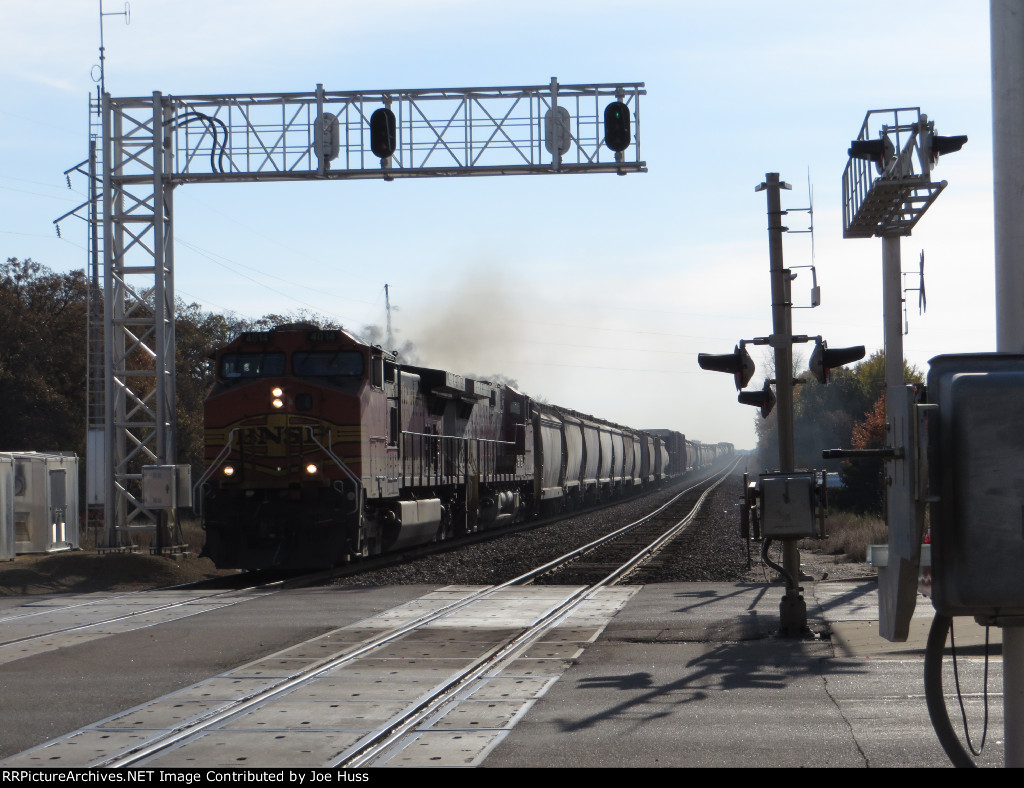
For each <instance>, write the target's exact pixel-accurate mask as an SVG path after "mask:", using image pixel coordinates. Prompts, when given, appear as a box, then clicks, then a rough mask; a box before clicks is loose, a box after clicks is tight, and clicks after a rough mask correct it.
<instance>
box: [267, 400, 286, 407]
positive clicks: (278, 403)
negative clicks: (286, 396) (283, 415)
mask: <svg viewBox="0 0 1024 788" xmlns="http://www.w3.org/2000/svg"><path fill="white" fill-rule="evenodd" d="M270 404H271V405H273V406H274V407H275V408H283V407H284V400H281V399H275V400H273V401H272V402H271V403H270Z"/></svg>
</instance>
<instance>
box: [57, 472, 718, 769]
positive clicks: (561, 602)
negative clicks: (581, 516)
mask: <svg viewBox="0 0 1024 788" xmlns="http://www.w3.org/2000/svg"><path fill="white" fill-rule="evenodd" d="M732 470H733V468H731V467H730V468H729V469H728V470H726V471H724V472H723V473H721V474H720V475H719V476H718V477H717V478H716V479H714V480H713V481H712V483H711V487H713V486H714V485H717V484H718V483H720V482H721V481H722V480H724V479H725V478H727V477H728V476H729V474H730V473H731V472H732ZM689 492H690V490H684V491H682V492H680V493H679V494H678V495H677V496H676V497H675V499H673V501H674V502H678V501H681V500H682V499H684V498H686V497H687V494H688V493H689ZM707 494H708V493H707V491H705V492H704V493H703V494H702V495H701V496H700V498H699V500H697V501H696V502H695V503H692V504H687V505H686V507H685V508H686V512H685V513H683V515H682V517H679V516H678V514H679V513H672V514H670V512H673V507H674V504H673V502H670V503H669V504H666V505H665V506H662V507H661V508H660V509H658V510H657V511H656V512H653V513H652V514H651V515H649V516H648V517H645V518H643V519H642V520H639V521H637V522H635V523H631V524H630V525H629V526H626V527H625V528H621V529H619V530H618V531H616V532H615V533H614V534H612V535H609V536H608V537H605V538H603V539H600V540H597V542H595V543H591V544H590V545H587V546H585V547H584V548H580V549H579V550H575V551H573V552H572V553H569V554H567V555H565V556H563V557H562V558H561V559H560V560H559V561H555V562H549V563H548V564H545V565H544V566H540V567H537V568H535V569H534V570H532V571H531V572H528V573H526V574H524V575H521V576H520V577H517V578H514V579H512V580H510V581H508V582H505V583H502V584H500V585H496V586H491V587H486V588H480V589H464V590H463V591H462V592H460V593H459V594H455V595H454V598H452V599H451V601H447V602H444V603H440V604H438V605H437V606H436V607H435V609H432V610H429V611H427V612H424V613H423V614H422V615H419V616H416V617H414V618H412V619H411V620H408V621H405V622H404V623H402V624H401V625H398V626H394V627H391V628H390V629H388V630H386V631H383V632H381V633H380V634H379V635H377V636H375V637H370V638H368V639H365V640H362V641H360V642H358V643H344V642H336V643H334V644H332V646H333V647H332V649H331V653H328V654H326V655H324V656H322V657H321V658H319V659H315V660H312V661H309V662H308V664H306V665H305V666H304V667H303V668H302V669H299V670H294V671H292V672H290V673H288V675H285V676H278V677H276V678H274V679H273V680H272V681H270V682H269V683H264V684H261V685H260V688H259V689H255V690H251V691H248V692H244V693H243V694H240V695H239V696H238V697H235V698H233V699H231V700H230V701H224V702H217V703H214V704H211V705H210V706H209V707H207V708H204V709H203V710H202V711H200V712H199V713H197V714H195V715H193V716H191V717H188V718H187V719H183V720H181V721H180V722H178V723H177V724H174V725H171V726H169V727H167V728H166V729H163V730H159V731H156V730H152V731H143V730H139V729H136V730H135V735H134V736H133V737H132V738H131V739H130V740H129V741H130V743H129V744H127V745H126V744H124V743H123V742H122V743H120V744H116V745H115V744H113V741H114V739H113V737H111V736H109V735H108V736H106V737H105V738H106V739H109V740H111V744H110V746H111V748H112V749H111V750H110V751H107V752H97V751H95V750H94V751H92V755H91V756H90V757H91V759H90V761H89V762H88V763H81V764H70V763H68V764H61V765H80V766H89V767H132V766H152V765H167V764H168V761H167V760H162V758H164V757H165V756H174V757H176V759H177V760H173V759H172V761H171V763H174V764H175V765H185V762H187V761H188V760H189V757H188V755H187V753H188V752H189V747H191V746H197V748H198V750H200V751H201V750H202V744H201V742H202V738H203V737H204V736H205V735H207V734H215V733H216V731H217V730H218V729H220V728H222V727H224V726H227V725H230V724H232V723H233V722H234V721H238V720H240V719H243V718H244V717H245V715H247V714H249V713H251V712H255V713H258V712H259V710H260V708H261V707H264V706H266V705H268V704H272V703H274V702H275V701H280V700H281V699H283V698H285V697H286V696H288V695H289V693H292V692H293V691H295V690H297V689H299V688H301V687H303V686H305V685H307V684H309V683H311V682H316V681H317V680H319V679H323V678H325V677H328V676H335V677H336V676H337V675H338V671H339V670H340V669H343V668H344V667H345V666H346V665H348V664H350V663H356V662H358V661H359V660H361V659H364V658H372V656H373V655H375V654H382V653H383V652H385V651H386V650H387V649H388V648H389V647H394V646H395V645H396V644H400V643H401V642H402V641H403V640H404V639H406V638H408V636H410V635H412V634H413V633H417V632H418V631H420V630H422V629H424V628H427V627H429V626H430V625H431V624H434V625H437V623H438V622H440V621H442V620H443V619H446V618H450V617H453V616H457V615H459V614H464V613H466V611H472V610H473V609H474V606H480V605H484V606H486V605H487V604H489V603H492V604H493V602H492V600H494V599H496V598H498V597H500V595H501V594H502V593H503V592H508V590H509V589H513V588H515V587H521V586H527V585H530V584H532V583H533V582H534V581H535V580H537V578H539V577H543V576H548V575H549V574H550V573H551V572H552V570H553V569H554V568H555V567H556V566H557V565H564V564H566V563H570V564H571V563H572V562H574V561H578V560H579V559H580V557H581V556H585V557H587V560H588V562H589V563H595V562H594V561H593V560H592V556H593V555H594V551H596V550H597V549H598V548H599V547H605V546H607V544H609V543H611V542H618V544H619V545H620V546H621V545H622V544H623V541H624V539H625V538H626V536H627V534H630V533H636V532H638V530H643V531H648V530H649V529H651V528H653V529H654V530H656V531H658V534H657V535H656V536H652V535H650V534H648V535H647V536H646V537H645V538H644V540H643V541H645V542H646V544H644V545H643V546H642V547H640V549H636V548H637V545H636V544H633V545H632V546H630V547H629V548H628V549H627V550H626V552H627V553H631V554H630V555H629V556H628V557H627V558H626V559H625V560H622V561H620V562H619V563H618V564H617V565H616V566H613V567H611V564H613V563H615V562H614V561H611V563H609V561H610V559H608V558H602V559H601V561H600V564H601V567H602V569H601V570H600V571H599V572H598V574H604V576H603V577H601V578H600V579H598V580H596V581H595V582H592V583H586V584H583V585H581V586H579V587H575V586H572V587H562V588H560V589H558V593H555V594H552V595H551V599H553V600H554V599H555V598H556V597H557V601H551V602H550V603H549V602H548V601H547V598H545V602H544V605H543V610H541V611H540V612H539V613H538V614H537V615H535V616H533V620H532V621H531V622H530V623H529V624H528V625H525V626H522V627H519V628H517V629H515V631H509V632H503V633H502V635H501V637H500V638H498V639H496V640H494V641H493V642H489V643H487V645H486V646H485V647H483V648H481V649H479V650H478V651H477V652H475V655H474V656H473V657H472V659H471V660H470V661H469V662H468V664H465V665H463V666H462V667H461V668H460V669H458V670H456V671H453V672H452V673H451V674H450V675H448V676H447V677H446V678H445V679H444V680H443V681H441V682H439V683H438V684H436V685H435V686H433V687H432V689H431V690H430V691H429V692H427V693H424V694H422V695H420V696H419V697H418V698H417V700H416V701H414V702H413V703H411V704H409V705H408V706H407V707H406V708H404V709H403V710H401V711H400V712H396V713H394V714H392V715H391V716H390V717H389V718H388V719H387V720H386V721H382V722H381V723H380V724H379V725H376V726H375V727H374V728H373V729H372V730H370V731H369V732H367V733H365V735H361V736H359V738H358V740H356V741H354V742H353V743H351V744H350V745H349V746H347V747H345V748H344V749H343V751H340V752H339V753H337V754H336V755H335V756H333V757H331V758H330V759H329V762H327V763H318V764H304V765H306V766H311V765H312V766H327V767H332V768H337V767H349V768H359V767H366V766H372V765H374V764H375V763H376V762H378V761H380V760H381V759H382V758H385V757H388V753H389V752H390V751H391V749H392V748H393V747H395V746H396V743H398V742H401V741H402V740H403V737H406V735H407V734H409V732H410V731H414V730H415V729H416V728H417V726H419V725H421V724H422V723H423V722H424V721H425V720H427V719H429V718H430V717H431V716H432V715H436V714H438V713H439V711H440V710H441V709H443V708H444V707H445V706H446V704H450V703H452V702H454V700H455V699H456V698H458V697H459V696H460V694H465V693H466V692H467V687H471V686H472V685H473V684H474V682H475V681H477V680H478V679H481V678H482V677H484V676H485V675H486V676H493V675H494V674H496V673H500V671H501V670H502V669H503V667H504V666H505V665H508V664H510V663H511V662H513V661H514V660H516V659H517V658H519V657H520V656H521V655H522V654H523V653H524V652H525V651H526V650H528V649H530V648H531V647H532V646H534V645H535V644H536V643H537V642H538V640H539V639H540V638H542V637H543V636H544V635H545V633H547V632H549V631H550V630H551V629H552V628H553V627H556V626H557V625H558V624H559V623H560V622H563V621H564V620H565V619H566V618H567V617H569V616H572V615H573V614H574V611H576V610H577V609H578V608H580V607H581V606H585V605H587V604H589V603H592V602H593V601H594V600H595V599H598V598H599V597H600V596H601V595H602V593H605V594H606V593H607V589H608V586H611V585H614V584H615V583H617V582H619V581H620V580H621V579H622V578H623V577H625V576H626V575H627V574H628V573H629V572H630V571H632V570H633V569H634V568H635V567H636V566H638V565H639V564H641V563H642V562H643V561H644V560H645V559H646V558H649V557H650V556H652V555H655V554H656V553H657V551H658V549H659V546H660V545H661V544H663V543H664V542H665V540H666V539H669V538H671V534H672V533H678V532H679V531H681V530H682V529H685V527H686V526H687V525H688V523H689V522H692V520H693V518H694V517H695V516H696V513H697V512H698V511H699V507H700V504H701V502H702V501H703V500H704V498H706V496H707ZM666 517H667V518H668V520H675V522H670V523H669V524H668V527H666V523H665V518H666ZM655 521H657V522H658V523H659V524H658V525H656V526H655V525H653V523H654V522H655ZM666 532H669V533H668V534H666ZM606 567H611V571H608V572H607V573H605V568H606ZM539 590H540V589H538V591H539ZM319 643H320V644H321V645H326V644H324V641H323V640H322V639H321V640H320V641H319ZM297 650H298V651H297ZM299 651H301V652H302V653H312V652H316V651H317V649H316V648H315V647H314V646H311V645H310V644H300V646H297V647H293V649H290V650H287V651H286V652H282V653H281V654H280V655H274V656H276V657H280V659H279V660H278V661H279V662H282V663H283V662H285V661H287V655H288V654H289V653H291V654H293V655H294V654H297V653H299ZM320 653H322V652H320ZM268 659H270V658H268ZM136 711H137V710H136ZM108 723H109V721H108ZM116 728H117V725H116V724H114V725H112V726H111V725H108V726H106V727H105V728H104V729H105V730H108V731H109V730H113V729H116ZM139 734H144V735H141V736H140V735H139ZM73 735H74V734H72V736H73ZM69 738H70V737H69ZM58 744H59V743H58ZM54 752H59V750H54ZM50 763H51V764H52V765H54V766H56V765H58V764H57V763H55V762H54V761H53V759H52V756H51V759H50ZM204 765H208V764H204Z"/></svg>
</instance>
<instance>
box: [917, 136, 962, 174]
mask: <svg viewBox="0 0 1024 788" xmlns="http://www.w3.org/2000/svg"><path fill="white" fill-rule="evenodd" d="M966 143H967V135H966V134H959V135H957V136H955V137H940V136H939V135H938V134H927V135H925V138H924V148H925V150H924V154H925V155H924V158H925V159H926V160H927V161H928V163H929V164H930V165H931V166H932V167H934V166H935V164H936V162H938V160H939V156H945V155H946V154H947V153H956V152H957V151H958V150H960V149H961V148H962V147H963V146H964V145H965V144H966Z"/></svg>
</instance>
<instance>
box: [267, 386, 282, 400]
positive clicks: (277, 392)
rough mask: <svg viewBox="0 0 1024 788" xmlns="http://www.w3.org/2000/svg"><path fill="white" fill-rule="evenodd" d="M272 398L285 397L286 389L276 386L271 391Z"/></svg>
mask: <svg viewBox="0 0 1024 788" xmlns="http://www.w3.org/2000/svg"><path fill="white" fill-rule="evenodd" d="M270 396H271V397H275V398H277V399H280V398H281V397H283V396H284V389H283V388H281V387H280V386H275V387H274V388H272V389H271V390H270Z"/></svg>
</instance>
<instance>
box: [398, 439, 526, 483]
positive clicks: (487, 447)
mask: <svg viewBox="0 0 1024 788" xmlns="http://www.w3.org/2000/svg"><path fill="white" fill-rule="evenodd" d="M515 445H516V444H515V443H514V442H512V441H498V440H491V439H486V438H465V437H460V436H452V435H435V434H433V433H425V432H403V433H402V484H403V485H404V486H413V487H430V486H433V485H442V484H460V483H463V482H464V481H465V479H466V478H467V477H469V476H471V475H473V474H479V475H480V481H482V482H495V481H509V480H511V479H513V478H515V458H516V455H515ZM502 461H504V462H502ZM509 463H510V464H511V470H508V469H506V468H503V467H502V466H503V465H507V464H509Z"/></svg>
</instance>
